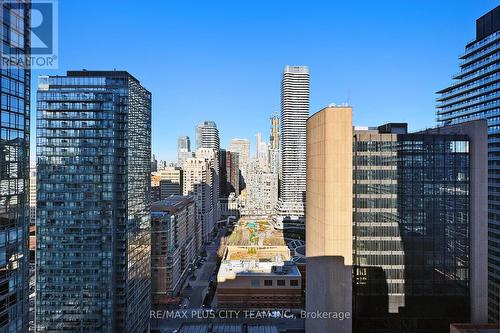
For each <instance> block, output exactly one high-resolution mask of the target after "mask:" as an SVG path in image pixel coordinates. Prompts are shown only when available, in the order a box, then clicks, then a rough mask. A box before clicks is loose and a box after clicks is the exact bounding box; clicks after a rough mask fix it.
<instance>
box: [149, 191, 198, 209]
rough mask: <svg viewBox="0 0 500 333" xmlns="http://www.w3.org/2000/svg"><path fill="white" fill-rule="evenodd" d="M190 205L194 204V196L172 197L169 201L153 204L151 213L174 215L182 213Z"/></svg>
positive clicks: (164, 200)
mask: <svg viewBox="0 0 500 333" xmlns="http://www.w3.org/2000/svg"><path fill="white" fill-rule="evenodd" d="M190 203H194V199H193V197H192V196H189V195H171V196H170V197H168V198H167V199H163V200H160V201H156V202H153V203H152V204H151V212H168V213H170V214H173V213H176V212H178V211H180V210H181V209H183V208H184V207H186V206H187V205H188V204H190Z"/></svg>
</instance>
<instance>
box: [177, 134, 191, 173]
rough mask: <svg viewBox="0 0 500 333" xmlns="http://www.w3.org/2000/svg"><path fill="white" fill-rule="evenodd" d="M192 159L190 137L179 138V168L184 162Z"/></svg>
mask: <svg viewBox="0 0 500 333" xmlns="http://www.w3.org/2000/svg"><path fill="white" fill-rule="evenodd" d="M190 157H193V153H192V152H191V140H190V139H189V136H185V135H183V136H179V137H178V138H177V166H178V167H182V166H183V165H184V161H185V160H186V159H188V158H190Z"/></svg>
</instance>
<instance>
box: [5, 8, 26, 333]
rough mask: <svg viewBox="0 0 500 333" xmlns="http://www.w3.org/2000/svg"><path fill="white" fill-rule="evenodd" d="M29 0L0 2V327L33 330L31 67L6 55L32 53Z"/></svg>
mask: <svg viewBox="0 0 500 333" xmlns="http://www.w3.org/2000/svg"><path fill="white" fill-rule="evenodd" d="M30 2H31V1H16V2H12V3H10V2H8V1H2V3H1V4H0V26H2V27H3V30H4V33H3V34H2V35H1V36H0V40H1V41H2V50H0V55H1V63H0V70H1V71H0V77H1V83H0V97H1V105H0V107H1V117H0V226H1V228H0V229H1V231H0V271H1V272H2V274H1V275H0V289H1V290H2V291H3V292H2V293H1V294H0V304H3V306H1V307H0V332H26V331H27V329H28V292H29V289H28V278H29V265H28V234H29V223H30V215H29V212H30V210H29V206H28V195H29V186H30V185H29V142H30V141H29V136H30V125H29V124H30V82H31V71H30V69H29V68H24V67H23V65H18V64H14V63H9V61H8V60H7V61H6V60H5V59H9V58H10V57H14V58H16V57H17V56H19V55H25V56H27V57H29V56H30V42H31V38H30V31H31V30H30V24H31V17H30V10H29V8H30Z"/></svg>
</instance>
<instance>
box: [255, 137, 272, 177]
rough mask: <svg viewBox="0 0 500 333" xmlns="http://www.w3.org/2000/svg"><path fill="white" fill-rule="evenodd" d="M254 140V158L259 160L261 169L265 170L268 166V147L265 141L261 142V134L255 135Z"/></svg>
mask: <svg viewBox="0 0 500 333" xmlns="http://www.w3.org/2000/svg"><path fill="white" fill-rule="evenodd" d="M255 138H256V140H257V142H256V149H257V154H256V157H257V159H258V160H259V164H260V166H261V168H267V167H268V166H269V145H268V144H267V143H266V142H265V141H262V133H260V132H259V133H257V134H255Z"/></svg>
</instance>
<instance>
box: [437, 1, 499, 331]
mask: <svg viewBox="0 0 500 333" xmlns="http://www.w3.org/2000/svg"><path fill="white" fill-rule="evenodd" d="M499 88H500V6H498V7H496V8H495V9H493V10H492V11H490V12H489V13H487V14H485V15H484V16H482V17H480V18H479V19H478V20H477V21H476V38H475V39H474V40H473V41H471V42H469V43H467V45H466V46H465V52H464V53H463V54H462V55H461V56H460V71H459V72H458V73H456V74H455V75H454V76H453V83H452V84H451V85H450V86H449V87H447V88H445V89H442V90H440V91H438V94H439V96H438V98H437V102H438V105H437V109H438V110H437V120H438V122H439V123H440V124H442V125H449V124H458V123H463V122H467V121H470V120H474V119H487V120H488V233H489V237H488V312H489V320H490V321H495V322H498V320H499V318H500V296H499V295H500V231H499V230H500V89H499Z"/></svg>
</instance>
